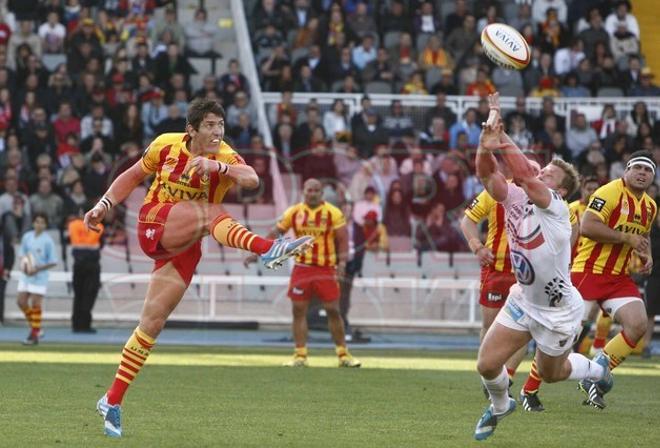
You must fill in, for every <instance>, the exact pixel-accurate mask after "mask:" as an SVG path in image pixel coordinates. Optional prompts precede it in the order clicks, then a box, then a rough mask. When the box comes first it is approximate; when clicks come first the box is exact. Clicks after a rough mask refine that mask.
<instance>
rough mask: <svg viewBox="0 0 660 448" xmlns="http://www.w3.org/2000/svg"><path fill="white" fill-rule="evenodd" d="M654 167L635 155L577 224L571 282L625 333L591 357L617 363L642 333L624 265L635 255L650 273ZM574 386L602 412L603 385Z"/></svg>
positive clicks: (639, 306)
mask: <svg viewBox="0 0 660 448" xmlns="http://www.w3.org/2000/svg"><path fill="white" fill-rule="evenodd" d="M655 171H656V164H655V161H654V160H653V156H652V154H651V153H650V152H648V151H636V152H634V153H633V154H632V155H631V157H630V160H628V163H627V164H626V170H625V171H624V173H623V177H622V178H620V179H616V180H613V181H611V182H609V183H607V184H605V185H603V186H602V187H600V188H599V189H598V190H596V191H595V192H594V194H593V195H592V196H591V200H590V201H589V205H588V206H587V211H586V212H585V214H584V217H583V219H582V224H581V235H582V238H580V244H579V247H578V253H577V256H576V257H575V261H574V263H573V268H572V277H571V278H572V281H573V284H574V285H575V286H576V287H577V288H578V290H579V291H580V293H581V294H582V297H583V298H584V300H586V301H595V302H597V303H598V304H599V305H600V307H601V308H602V309H603V310H604V311H605V312H606V313H607V314H608V315H610V316H612V317H613V318H614V319H615V320H616V321H617V322H619V323H620V324H621V325H622V327H623V329H622V330H621V332H620V333H619V334H618V335H616V336H615V337H614V338H612V340H611V341H610V342H608V343H607V345H606V346H605V348H604V349H603V352H602V353H600V354H598V355H597V356H596V357H595V358H594V359H595V360H597V361H598V362H606V363H609V367H610V369H614V368H615V367H617V366H618V365H619V364H621V363H622V362H623V361H624V360H625V359H626V357H627V356H628V355H629V354H630V352H631V351H632V350H633V349H634V348H635V346H636V345H637V342H639V340H640V339H641V338H642V336H644V333H645V332H646V325H647V316H646V310H645V309H644V302H643V301H642V299H641V295H640V293H639V288H638V287H637V285H636V284H635V282H634V281H633V279H632V278H631V277H630V274H629V271H628V264H629V263H628V262H629V261H630V257H631V256H632V254H633V252H635V253H636V254H637V255H638V256H639V257H640V259H641V260H642V263H643V266H642V268H641V269H640V273H642V274H645V273H649V272H650V271H651V269H652V267H653V257H652V254H651V245H650V241H649V232H650V231H651V227H652V226H653V222H654V220H655V217H656V213H657V206H656V203H655V201H654V200H653V199H652V198H651V197H650V196H649V195H647V194H646V189H647V188H648V187H649V186H650V185H651V183H652V182H653V179H654V178H655ZM578 388H579V389H580V390H582V391H583V392H584V393H585V394H586V396H587V399H586V401H585V403H586V404H589V405H592V406H594V407H596V408H599V409H602V408H604V407H605V400H604V399H603V395H604V394H605V393H607V392H608V389H607V387H603V384H599V383H597V382H595V381H592V380H582V381H580V383H579V385H578Z"/></svg>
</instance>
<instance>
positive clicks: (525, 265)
mask: <svg viewBox="0 0 660 448" xmlns="http://www.w3.org/2000/svg"><path fill="white" fill-rule="evenodd" d="M511 263H512V264H513V269H514V271H515V273H516V279H517V280H518V282H519V283H520V284H521V285H531V284H532V283H534V278H535V275H534V268H533V267H532V263H530V262H529V260H528V259H527V257H525V256H524V255H523V254H522V253H521V252H518V251H517V250H511Z"/></svg>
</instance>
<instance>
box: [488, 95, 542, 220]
mask: <svg viewBox="0 0 660 448" xmlns="http://www.w3.org/2000/svg"><path fill="white" fill-rule="evenodd" d="M488 105H489V107H490V114H489V115H488V122H487V123H486V125H488V124H491V125H492V123H494V122H497V123H498V126H499V127H500V128H501V127H502V118H501V117H500V96H499V93H497V92H496V93H494V94H492V95H488ZM498 136H499V145H495V143H490V145H491V146H492V147H496V148H497V149H499V150H500V154H501V155H502V158H503V159H504V163H506V165H507V167H509V169H510V170H511V175H512V176H513V180H514V181H515V182H516V183H517V184H518V185H520V187H521V188H522V189H523V190H525V193H527V196H529V199H530V200H531V201H532V202H533V203H534V204H536V205H537V206H538V207H541V208H548V206H549V205H550V201H551V199H552V195H551V194H550V189H549V188H548V187H547V186H546V185H545V184H544V183H543V182H541V181H540V180H539V179H537V177H536V176H537V175H538V172H537V169H536V168H535V167H534V165H532V163H531V162H530V161H529V160H528V159H527V157H525V155H524V154H523V153H522V151H521V150H520V148H518V145H516V144H515V143H514V142H513V140H511V137H509V136H508V135H507V134H506V133H505V132H504V131H501V132H499V133H498ZM493 197H494V196H493Z"/></svg>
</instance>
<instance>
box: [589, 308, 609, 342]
mask: <svg viewBox="0 0 660 448" xmlns="http://www.w3.org/2000/svg"><path fill="white" fill-rule="evenodd" d="M611 327H612V318H611V317H610V316H608V315H606V314H603V313H602V312H601V313H600V314H599V315H598V320H597V321H596V332H595V335H594V343H593V347H594V348H595V349H601V348H603V347H605V343H606V342H607V336H608V335H609V334H610V328H611Z"/></svg>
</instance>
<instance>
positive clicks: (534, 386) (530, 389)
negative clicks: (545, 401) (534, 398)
mask: <svg viewBox="0 0 660 448" xmlns="http://www.w3.org/2000/svg"><path fill="white" fill-rule="evenodd" d="M539 387H541V376H540V375H539V371H538V369H537V367H536V358H534V359H532V368H531V369H530V371H529V376H528V377H527V381H526V382H525V385H524V386H523V391H524V392H525V393H527V394H533V393H535V392H538V390H539Z"/></svg>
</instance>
